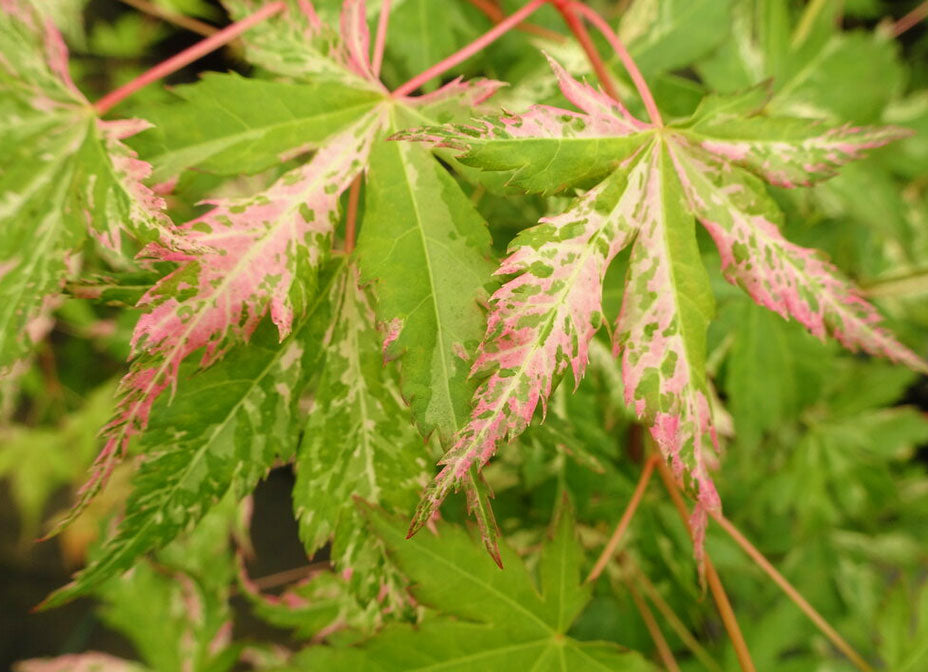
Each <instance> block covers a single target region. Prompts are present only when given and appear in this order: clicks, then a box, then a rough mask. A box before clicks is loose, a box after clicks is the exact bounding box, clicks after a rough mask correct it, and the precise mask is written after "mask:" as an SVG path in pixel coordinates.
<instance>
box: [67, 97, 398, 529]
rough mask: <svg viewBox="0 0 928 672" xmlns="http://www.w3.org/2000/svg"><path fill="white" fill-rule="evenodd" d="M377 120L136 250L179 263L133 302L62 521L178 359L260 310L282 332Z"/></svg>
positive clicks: (219, 339)
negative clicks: (128, 343) (125, 351)
mask: <svg viewBox="0 0 928 672" xmlns="http://www.w3.org/2000/svg"><path fill="white" fill-rule="evenodd" d="M381 123H382V114H381V112H380V111H379V110H374V111H372V112H370V113H368V114H367V115H365V116H363V117H362V118H361V119H360V120H358V121H356V122H355V123H354V124H352V125H351V126H349V127H348V128H347V129H345V130H344V131H342V132H341V133H339V134H337V135H336V136H334V137H333V138H331V139H330V142H329V143H328V144H326V146H325V147H323V148H321V149H320V150H319V151H318V152H317V153H316V154H315V155H314V156H313V159H312V160H311V161H309V162H308V163H306V164H305V165H303V166H301V167H299V168H296V169H294V170H292V171H290V172H288V173H285V174H284V175H283V176H282V177H281V178H279V179H278V180H277V181H276V182H275V183H274V184H273V185H271V187H269V188H268V189H267V190H266V191H264V192H261V193H259V194H257V195H256V196H253V197H250V198H244V199H233V200H223V201H215V202H214V203H213V205H214V206H215V207H214V209H212V210H210V211H209V212H207V213H206V214H205V215H203V216H202V217H199V218H197V219H195V220H193V221H191V222H188V223H187V224H185V225H183V226H181V227H180V234H181V236H180V242H179V244H178V246H177V247H175V248H174V249H170V248H167V247H164V246H162V245H159V244H152V245H150V246H149V247H147V248H146V249H145V250H143V254H144V255H146V256H148V257H149V258H152V259H157V260H163V261H174V262H178V263H179V264H180V265H179V267H178V268H177V270H175V271H173V272H172V273H170V274H169V275H167V276H166V277H164V278H163V279H162V280H160V281H159V282H158V283H157V284H156V285H155V286H154V287H152V289H150V290H149V291H148V292H147V293H146V294H145V296H143V297H142V299H141V301H140V303H139V305H140V306H141V307H142V308H143V309H144V310H145V311H146V312H145V314H144V315H143V316H142V317H141V318H140V319H139V322H138V324H137V325H136V328H135V333H134V335H133V341H132V344H133V351H134V359H133V361H132V365H131V368H130V371H129V373H128V374H127V375H126V376H125V377H124V378H123V380H122V382H121V383H120V390H119V394H120V399H119V404H118V407H117V410H116V413H115V414H114V416H113V419H112V420H111V421H110V423H109V424H108V425H107V426H106V428H105V430H104V433H105V437H106V445H105V446H104V448H103V450H102V451H101V452H100V455H99V456H98V458H97V460H96V462H95V463H94V469H93V472H92V474H91V477H90V479H89V480H88V482H87V483H86V484H85V485H84V486H83V488H82V490H81V492H80V493H79V500H78V503H77V504H76V505H75V507H74V509H72V511H71V513H70V514H69V516H68V518H66V519H65V520H64V521H63V522H62V525H64V524H67V523H68V522H69V521H70V520H71V519H73V517H74V516H75V515H77V514H78V513H79V512H80V511H81V509H82V508H83V507H84V506H85V505H86V503H87V502H89V501H90V499H91V498H92V497H93V496H94V495H95V494H96V492H98V491H99V489H100V487H102V485H103V483H104V482H105V480H106V478H107V476H108V474H109V472H110V470H111V469H112V467H113V465H114V464H115V463H116V461H117V460H118V459H119V457H120V456H121V454H122V452H123V451H124V450H125V448H126V446H127V444H128V441H129V440H130V439H131V438H132V437H133V436H134V435H136V434H138V433H139V432H141V431H142V430H143V429H144V428H145V426H146V425H147V424H148V418H149V414H150V412H151V407H152V405H153V404H154V401H155V399H156V398H157V396H158V395H159V394H161V392H163V391H164V390H165V389H166V388H167V387H169V386H173V385H176V381H177V375H178V370H179V367H180V364H181V362H182V361H183V360H184V359H185V358H186V357H188V356H189V355H191V354H192V353H194V352H197V351H199V350H203V356H202V358H201V366H207V365H209V364H210V363H212V362H213V361H215V360H216V359H217V358H219V357H221V356H222V355H223V354H224V353H225V352H226V351H227V350H228V349H229V348H230V347H231V346H232V345H234V344H236V343H238V342H242V341H246V340H248V338H249V337H250V336H251V334H252V332H253V331H254V330H255V328H256V327H257V326H258V323H259V322H260V321H261V320H262V319H263V318H264V317H265V315H267V314H270V317H271V320H272V321H273V322H274V324H275V325H276V326H277V329H278V332H279V334H280V337H281V339H283V338H285V337H286V336H287V335H289V333H290V331H291V328H292V324H293V321H294V319H295V318H296V317H300V316H302V315H304V314H305V312H306V309H307V306H308V305H309V303H310V301H311V299H312V296H313V294H314V289H315V276H316V274H317V272H318V269H319V267H320V265H321V264H322V262H323V260H324V259H325V258H326V255H327V253H328V249H329V246H330V244H331V240H332V235H333V233H334V226H335V223H336V222H337V221H338V198H339V196H340V194H341V193H342V191H344V190H345V189H346V188H347V187H348V185H349V184H350V183H351V181H352V180H353V179H354V178H355V176H356V175H357V174H358V173H359V172H360V170H361V169H362V168H363V166H364V162H365V161H366V159H367V154H368V153H369V152H370V148H371V145H372V143H373V142H374V139H375V138H376V137H377V134H378V131H379V130H380V125H381ZM178 248H179V249H178Z"/></svg>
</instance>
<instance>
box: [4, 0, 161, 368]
mask: <svg viewBox="0 0 928 672" xmlns="http://www.w3.org/2000/svg"><path fill="white" fill-rule="evenodd" d="M146 127H147V124H146V123H145V122H143V121H141V120H137V119H126V120H120V121H103V120H101V119H99V118H98V117H97V115H96V113H95V112H94V109H93V107H92V106H91V105H90V103H89V102H88V101H87V99H86V98H85V97H84V96H83V94H81V92H80V91H78V90H77V87H75V86H74V83H73V82H72V81H71V77H70V75H69V73H68V51H67V47H66V46H65V44H64V41H63V40H62V38H61V34H60V33H59V32H58V30H57V29H56V28H55V27H54V26H53V25H52V24H51V23H49V22H47V21H46V20H45V19H44V18H42V15H41V13H40V11H39V7H38V6H37V5H33V4H32V3H31V2H29V0H0V146H2V147H3V150H2V151H0V230H2V231H3V235H2V236H0V373H8V369H9V367H10V366H11V365H12V364H13V363H14V362H16V361H17V360H18V359H19V358H21V357H22V356H23V355H25V354H27V353H28V352H29V350H30V349H31V347H32V345H33V344H34V343H35V342H36V341H37V340H39V339H40V338H41V337H42V336H43V335H44V334H45V332H46V331H47V327H48V326H49V325H50V320H49V314H50V312H51V308H52V307H53V306H54V304H55V295H56V293H57V292H58V290H60V289H61V287H62V285H63V284H64V282H65V279H66V278H67V276H68V275H69V274H71V273H72V271H73V267H74V266H75V262H76V258H75V254H76V251H77V250H78V248H79V247H80V246H81V244H82V243H83V242H84V240H85V239H86V238H87V236H88V234H89V235H91V236H93V237H95V238H97V239H98V240H99V242H100V243H101V244H103V245H105V246H106V247H109V248H112V249H116V250H119V248H120V236H121V235H122V232H123V231H128V232H129V233H130V234H132V235H133V236H135V237H138V238H140V239H142V240H145V241H148V240H152V239H154V238H158V237H164V235H163V234H164V231H165V229H166V227H167V225H168V224H169V222H168V220H167V217H166V215H164V214H163V213H162V209H163V208H164V202H163V201H162V199H161V198H159V197H158V196H156V195H155V194H154V193H152V191H151V190H150V189H148V187H146V186H145V185H144V184H143V183H142V181H143V180H144V179H145V178H146V177H148V175H149V173H150V167H149V165H148V164H147V163H145V162H143V161H140V160H139V159H138V158H137V157H136V155H135V153H134V152H132V151H131V150H130V149H129V148H128V147H126V146H125V144H123V142H122V141H123V140H124V139H125V138H126V137H128V136H130V135H133V134H135V133H138V132H139V131H141V130H143V129H145V128H146Z"/></svg>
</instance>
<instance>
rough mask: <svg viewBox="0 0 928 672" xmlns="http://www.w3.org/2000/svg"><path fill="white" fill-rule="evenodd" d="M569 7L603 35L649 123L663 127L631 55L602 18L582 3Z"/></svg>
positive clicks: (574, 3) (651, 96)
mask: <svg viewBox="0 0 928 672" xmlns="http://www.w3.org/2000/svg"><path fill="white" fill-rule="evenodd" d="M569 6H570V7H571V8H572V9H574V10H576V11H577V12H578V13H580V14H582V15H583V16H584V17H585V18H586V20H587V21H589V22H590V23H592V24H593V25H594V26H596V29H597V30H598V31H599V32H600V33H602V34H603V37H605V38H606V41H607V42H608V43H609V45H610V46H611V47H612V49H613V50H614V51H615V53H616V54H617V55H618V57H619V59H620V60H621V61H622V65H624V66H625V69H626V70H627V71H628V75H629V77H631V78H632V82H633V83H634V85H635V88H636V89H637V90H638V95H639V96H641V100H642V101H643V102H644V107H645V109H646V110H647V111H648V116H649V117H650V118H651V123H652V124H654V125H655V126H663V125H664V120H663V119H662V118H661V113H660V110H658V109H657V103H655V102H654V96H653V95H651V89H649V88H648V83H647V82H646V81H645V80H644V76H642V74H641V71H640V70H639V69H638V66H637V65H636V64H635V61H634V59H632V56H631V54H629V53H628V49H626V48H625V45H624V44H622V40H620V39H619V36H618V35H616V34H615V32H614V31H613V30H612V28H611V27H610V26H609V24H608V23H606V20H605V19H604V18H603V17H601V16H600V15H599V14H597V13H596V12H595V11H594V10H592V9H590V8H589V7H587V6H586V5H584V4H583V3H582V2H571V3H570V5H569ZM604 86H605V85H604Z"/></svg>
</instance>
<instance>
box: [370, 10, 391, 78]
mask: <svg viewBox="0 0 928 672" xmlns="http://www.w3.org/2000/svg"><path fill="white" fill-rule="evenodd" d="M389 23H390V0H383V2H381V4H380V18H378V19H377V37H376V38H374V57H373V62H372V64H371V67H372V69H373V71H374V77H380V66H381V65H383V50H384V47H385V46H386V44H387V26H388V25H389Z"/></svg>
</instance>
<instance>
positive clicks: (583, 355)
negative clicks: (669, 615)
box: [395, 61, 928, 554]
mask: <svg viewBox="0 0 928 672" xmlns="http://www.w3.org/2000/svg"><path fill="white" fill-rule="evenodd" d="M552 67H553V68H554V70H555V72H556V74H557V76H558V79H559V81H560V83H561V89H562V92H563V93H564V95H565V97H566V98H567V99H568V100H570V101H571V102H573V103H574V104H575V105H576V106H578V107H579V108H580V109H582V110H583V113H582V114H578V113H576V112H571V111H568V110H563V109H559V108H554V107H548V106H535V107H533V108H531V109H530V110H529V111H528V112H526V113H524V114H521V115H512V114H510V115H505V116H501V117H493V118H484V119H479V120H475V121H474V122H473V123H472V124H469V125H445V126H439V127H426V128H423V129H418V130H413V131H408V132H404V133H401V134H399V135H398V136H395V139H398V140H403V139H406V140H419V141H426V142H430V143H432V144H435V145H437V146H441V147H450V148H453V149H457V150H459V151H460V155H459V156H458V160H459V161H461V162H462V163H464V164H466V165H470V166H474V167H479V168H482V169H484V170H492V171H504V172H506V173H507V174H508V175H509V176H510V178H509V184H510V185H514V186H518V187H520V188H522V189H523V190H526V191H530V192H540V193H554V192H559V191H563V190H565V189H569V188H575V187H583V188H588V191H586V192H585V193H584V194H583V195H581V196H579V197H578V198H577V199H576V200H575V201H574V202H573V204H572V205H571V206H570V207H569V208H568V209H567V210H566V211H565V212H563V213H562V214H560V215H557V216H556V217H549V218H544V219H542V220H541V222H540V223H539V224H538V226H536V227H534V228H531V229H528V230H526V231H524V232H522V233H521V234H520V235H519V236H517V237H516V239H515V240H514V241H513V242H512V243H511V245H510V248H509V252H510V256H509V257H508V258H507V259H505V260H504V261H503V263H502V265H501V267H500V269H499V270H498V273H499V274H501V275H505V276H510V278H511V279H510V280H508V281H507V282H506V283H505V284H504V285H503V286H502V287H501V288H500V289H499V290H498V291H497V292H496V293H495V294H494V295H493V297H492V301H491V302H492V311H491V313H490V316H489V320H488V327H487V332H486V335H485V337H484V341H483V343H482V344H481V345H480V348H479V349H478V352H477V358H476V361H475V363H474V366H473V373H474V374H478V373H482V374H483V375H484V376H485V378H484V380H483V382H482V383H481V384H480V386H479V387H478V389H477V391H476V393H475V395H474V400H473V411H472V413H471V418H470V421H469V422H468V424H467V425H466V426H465V427H463V428H462V429H461V430H460V431H459V433H458V435H457V436H456V437H455V443H454V445H453V447H452V448H451V449H450V450H449V451H448V452H447V453H446V455H445V456H444V457H443V458H442V461H441V464H442V465H443V467H444V468H443V469H442V470H441V472H440V473H439V474H438V476H437V477H436V478H435V480H434V481H433V482H432V484H431V485H430V486H429V488H428V489H427V490H426V493H425V495H424V496H423V499H422V502H421V503H420V507H419V510H418V511H417V513H416V516H415V518H414V520H413V523H412V526H411V529H410V532H411V533H412V532H415V531H416V530H417V529H419V528H420V527H421V526H422V525H423V524H424V523H425V522H426V521H427V520H428V519H429V518H430V517H431V515H432V513H433V512H434V510H435V509H436V508H437V507H438V506H439V505H440V504H441V502H442V501H443V500H444V499H445V497H446V496H447V494H448V493H449V492H450V491H451V490H452V489H455V488H459V487H462V486H464V487H468V482H469V478H470V474H471V473H472V469H473V467H474V466H476V467H477V468H481V467H482V466H483V465H484V464H486V462H487V461H488V460H489V459H490V457H491V456H492V455H493V453H494V452H495V451H496V449H497V447H498V446H499V445H500V444H503V443H505V442H507V441H509V440H511V439H512V438H514V437H515V436H517V435H519V434H520V433H521V432H522V431H523V430H524V429H525V428H526V427H527V426H528V424H529V423H530V422H531V419H532V417H533V415H534V413H535V411H536V408H537V407H538V406H539V405H541V406H542V409H544V405H545V403H546V401H547V398H548V397H549V396H550V394H551V391H552V389H553V386H554V385H555V384H556V383H557V381H558V379H559V378H560V377H561V376H562V375H563V373H564V372H565V371H566V370H567V369H568V368H569V369H571V371H572V374H573V378H574V380H575V382H579V380H580V378H581V377H582V375H583V373H584V370H585V368H586V365H587V360H588V347H589V343H590V340H591V339H592V336H593V334H594V333H595V331H596V330H597V328H598V327H599V325H600V324H601V322H602V302H601V297H602V283H603V278H604V275H605V272H606V269H607V268H608V266H609V263H610V262H611V261H612V259H613V258H614V257H615V256H616V254H618V252H619V251H620V250H622V249H623V248H625V247H628V246H631V257H630V261H629V270H628V276H627V280H626V288H625V296H624V299H623V304H622V309H621V312H620V315H619V316H618V319H617V321H616V324H615V328H614V330H613V333H612V336H613V342H614V347H615V351H616V354H617V355H619V356H621V358H622V368H623V378H624V387H625V399H626V403H627V404H628V405H629V407H631V408H632V409H634V411H635V413H636V414H637V415H638V417H639V418H640V419H641V420H642V421H643V422H644V423H646V424H647V425H649V426H650V428H651V433H652V435H653V437H654V439H655V440H656V442H657V444H658V446H659V447H660V449H661V451H662V453H663V454H664V456H665V457H666V459H667V460H668V462H669V463H670V465H671V467H672V468H673V470H674V472H675V473H676V475H677V477H678V478H679V479H680V480H681V481H683V482H684V484H685V485H686V486H687V487H688V489H690V490H691V491H692V492H694V493H695V494H696V495H697V498H698V506H697V510H696V514H694V515H695V518H694V527H695V529H696V535H697V544H696V547H697V554H698V553H699V552H700V551H699V549H700V548H701V534H702V530H703V527H704V524H705V521H706V512H707V511H708V510H711V509H717V508H718V507H720V502H719V500H718V495H717V493H716V491H715V487H714V485H713V483H712V481H711V478H710V474H709V470H710V467H711V466H712V465H713V464H714V462H715V460H716V452H717V439H716V432H715V428H714V424H713V412H712V407H711V405H712V401H711V400H712V395H711V393H710V390H709V386H708V381H707V378H706V371H705V338H706V329H707V327H708V324H709V320H710V319H711V317H712V315H713V311H714V297H713V295H712V292H711V289H710V287H709V283H708V278H707V275H706V271H705V269H704V267H703V265H702V260H701V257H700V254H699V249H698V246H697V242H696V228H695V225H696V219H699V221H700V222H701V223H702V224H703V226H704V227H705V228H706V230H707V231H708V232H709V234H710V235H711V237H712V238H713V240H714V242H715V243H716V246H717V247H718V249H719V252H720V254H721V258H722V272H723V274H724V276H725V277H726V279H727V280H728V281H729V282H731V283H732V284H736V285H738V286H740V287H741V288H742V289H744V290H745V291H746V292H747V293H748V294H749V295H750V296H751V297H752V298H753V299H754V300H755V301H756V302H757V303H759V304H761V305H762V306H765V307H767V308H769V309H771V310H773V311H774V312H777V313H779V314H780V315H781V316H782V317H784V318H787V319H795V320H796V321H798V322H800V323H801V324H802V325H804V326H805V327H806V328H807V329H808V330H809V331H811V332H812V333H813V334H815V335H816V336H817V337H819V338H824V337H825V336H827V335H831V336H833V337H835V338H836V339H837V340H838V341H840V342H841V343H842V344H843V345H844V346H845V347H848V348H849V349H851V350H864V351H866V352H868V353H870V354H873V355H878V356H885V357H888V358H890V359H892V360H894V361H898V362H901V363H904V364H906V365H908V366H910V367H912V368H914V369H917V370H920V371H926V370H928V366H926V364H925V363H924V362H923V361H922V360H921V359H920V358H919V357H917V356H916V355H915V354H914V353H912V352H911V351H910V350H908V349H907V348H905V347H904V346H902V345H900V344H899V343H897V342H896V341H895V339H893V337H892V336H891V335H890V334H889V333H888V332H886V331H885V330H883V329H882V328H880V327H879V326H878V325H877V324H876V323H877V322H878V321H879V319H880V318H879V315H878V313H877V312H876V310H875V309H874V308H873V307H872V306H871V305H870V304H868V303H867V302H866V301H864V300H863V298H861V296H860V295H859V293H857V292H856V291H855V290H854V289H853V288H852V287H851V286H850V285H849V284H848V283H847V282H846V281H845V280H844V279H842V278H841V277H840V275H839V274H838V273H837V270H836V269H835V268H834V267H833V266H831V265H830V264H829V263H828V262H827V261H825V260H824V259H823V258H822V257H821V256H820V255H818V254H817V253H816V252H815V251H813V250H808V249H804V248H801V247H799V246H797V245H794V244H793V243H790V242H789V241H787V240H786V239H784V238H783V237H782V236H781V234H780V233H779V226H778V225H779V223H780V222H781V219H782V215H781V214H780V213H779V211H778V209H777V207H776V205H775V204H774V203H773V201H772V200H771V199H770V197H769V196H768V195H767V193H766V191H765V188H764V186H763V181H766V182H768V183H771V184H775V185H778V186H783V187H794V186H797V185H807V184H811V183H813V182H815V181H818V180H821V179H824V178H827V177H829V176H831V175H833V174H834V173H835V171H836V169H837V167H838V166H840V165H842V164H844V163H846V162H848V161H851V160H854V159H856V158H859V157H860V156H862V153H863V152H864V150H866V149H869V148H873V147H879V146H882V145H884V144H886V143H888V142H890V141H892V140H895V139H897V138H900V137H905V135H906V134H907V133H906V132H905V131H902V130H901V129H897V128H892V127H851V126H842V127H837V128H828V127H823V126H821V125H817V124H814V123H809V122H808V121H804V120H798V119H791V118H786V117H770V116H766V115H764V114H763V113H762V112H761V110H762V109H763V106H764V102H765V100H766V93H765V91H764V90H763V89H759V88H755V89H752V90H749V91H747V92H746V93H743V94H737V95H732V96H727V97H720V96H709V97H707V98H706V99H705V100H704V101H703V103H702V104H701V105H700V107H699V109H697V110H696V112H695V113H694V114H693V116H692V117H691V118H690V119H686V120H682V121H680V122H675V123H673V124H671V125H666V126H665V125H664V124H663V123H662V122H661V121H660V119H659V118H656V115H655V119H654V122H653V123H651V124H645V123H643V122H641V121H639V120H637V119H635V118H634V117H632V116H631V115H630V114H629V113H628V112H627V111H626V110H625V108H624V107H623V106H622V105H621V104H619V103H617V102H616V101H614V100H612V99H610V98H608V97H607V96H605V95H604V94H602V93H601V92H598V91H596V90H594V89H593V88H591V87H589V86H587V85H585V84H581V83H580V82H577V81H576V80H574V79H573V78H571V77H570V76H569V75H568V74H567V73H566V71H564V70H563V69H562V68H561V67H560V66H559V65H557V64H556V63H554V62H553V61H552Z"/></svg>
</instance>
